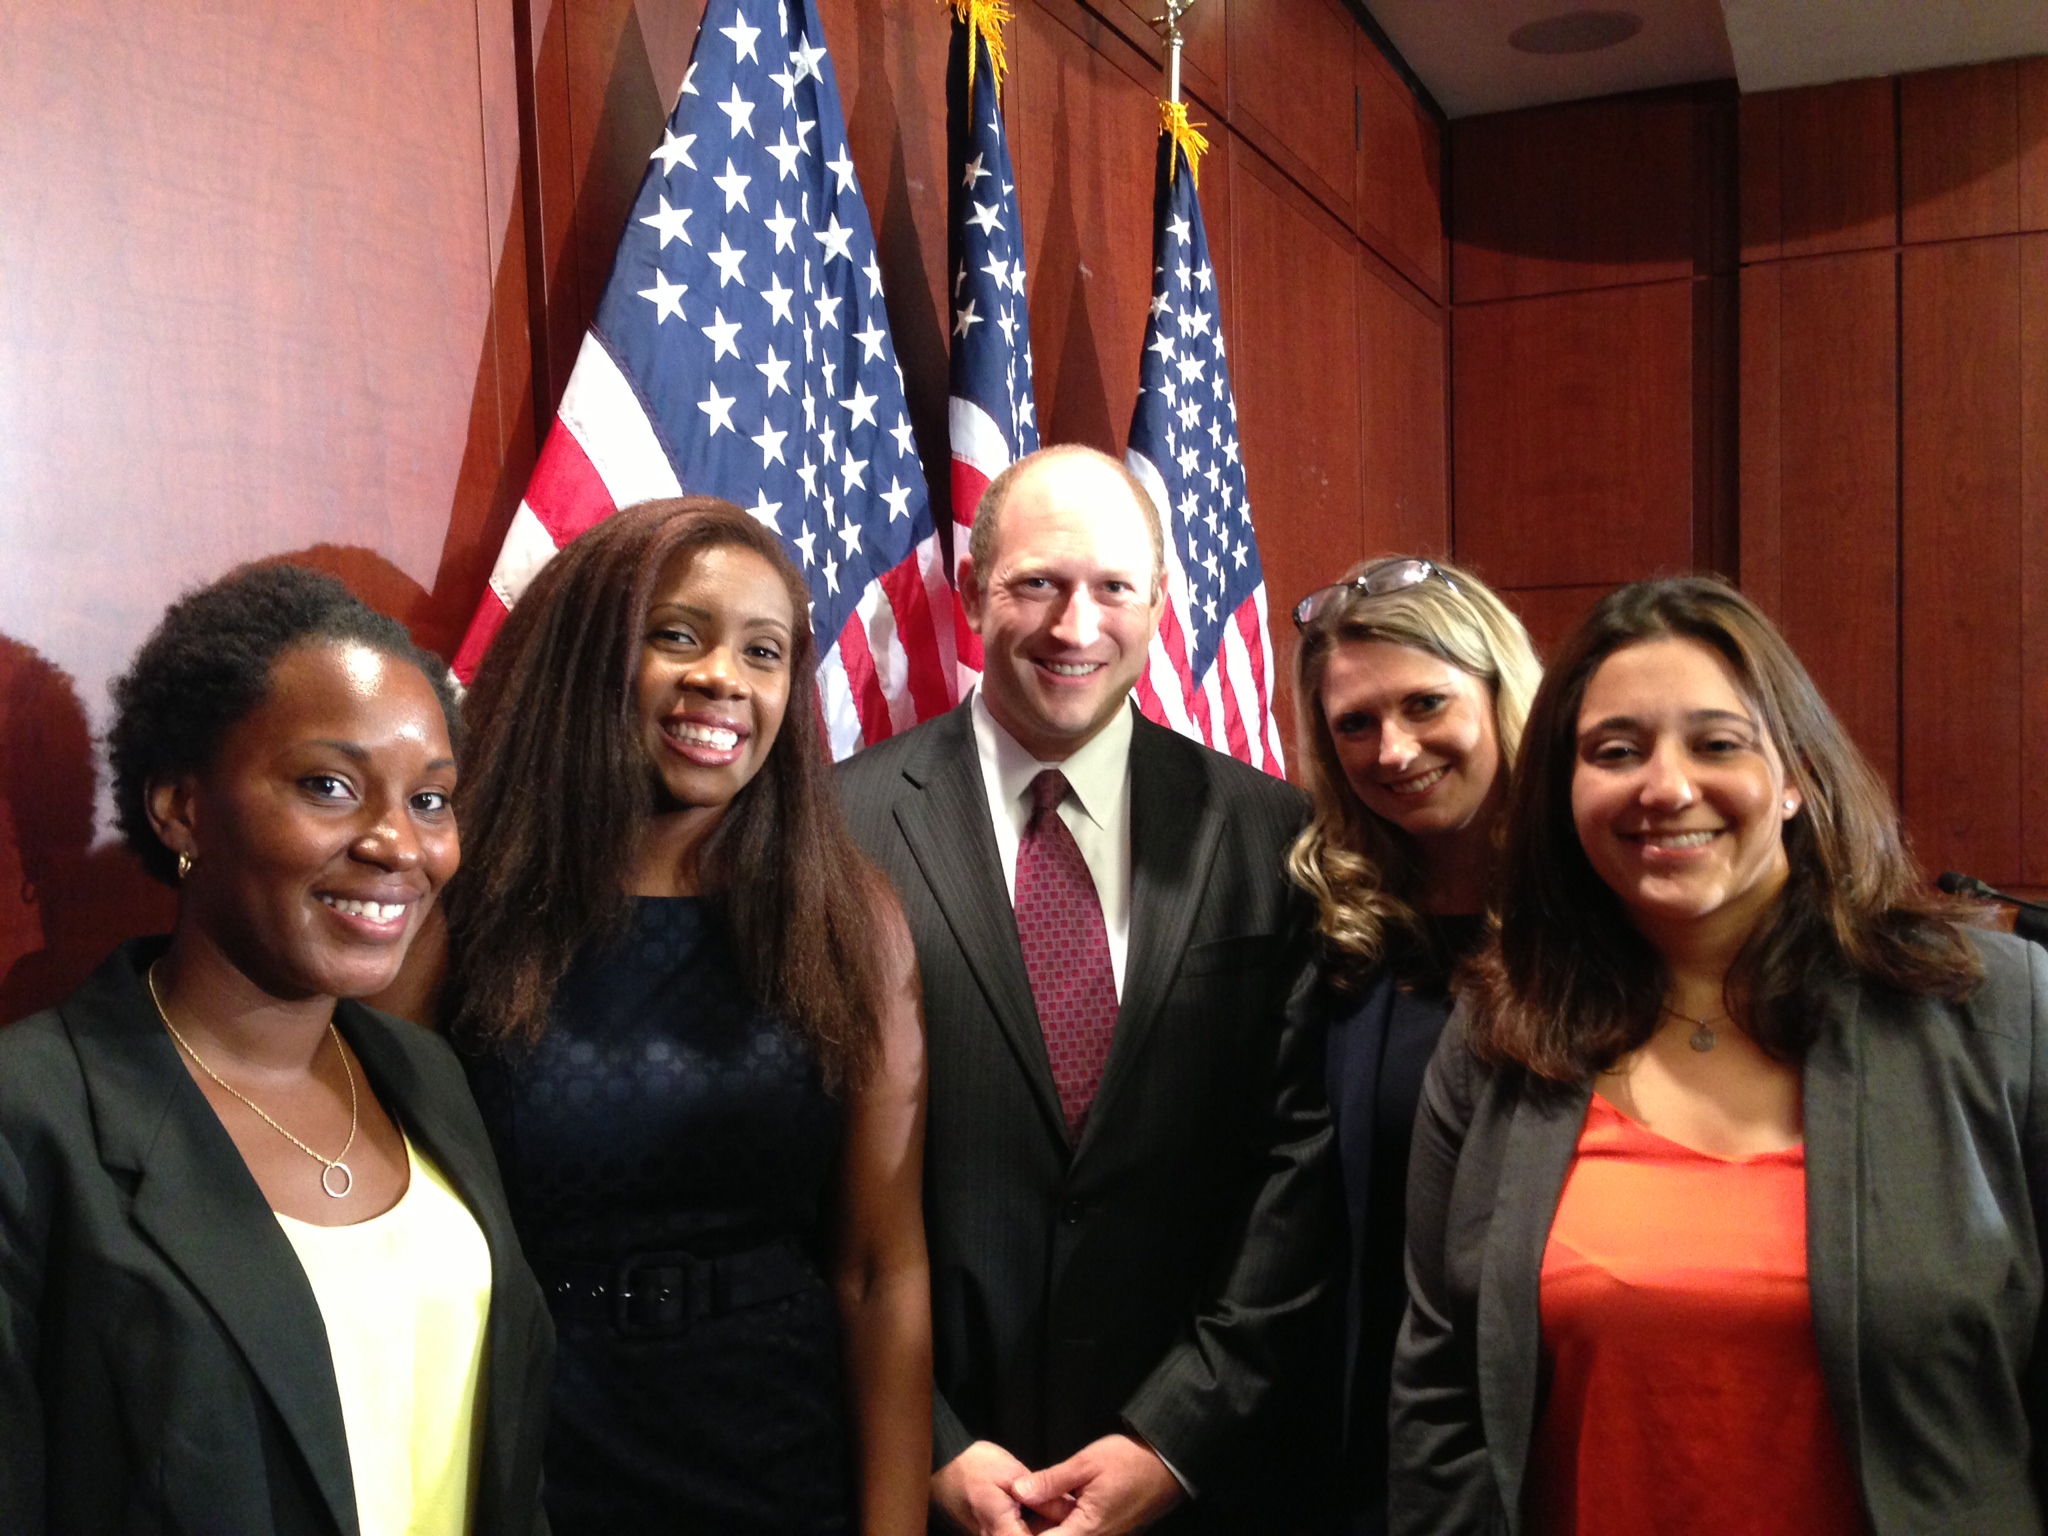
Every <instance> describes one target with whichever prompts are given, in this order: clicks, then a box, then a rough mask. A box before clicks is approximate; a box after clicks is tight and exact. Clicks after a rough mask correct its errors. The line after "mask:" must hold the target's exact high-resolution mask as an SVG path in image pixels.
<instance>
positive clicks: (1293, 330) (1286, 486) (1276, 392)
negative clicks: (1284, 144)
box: [1230, 146, 1363, 740]
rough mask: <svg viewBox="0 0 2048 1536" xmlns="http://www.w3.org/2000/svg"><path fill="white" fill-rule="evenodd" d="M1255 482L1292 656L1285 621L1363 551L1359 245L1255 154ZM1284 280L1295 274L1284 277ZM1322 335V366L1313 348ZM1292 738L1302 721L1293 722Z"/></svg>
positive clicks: (1246, 177)
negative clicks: (1357, 285) (1309, 345)
mask: <svg viewBox="0 0 2048 1536" xmlns="http://www.w3.org/2000/svg"><path fill="white" fill-rule="evenodd" d="M1231 171H1232V186H1231V192H1232V196H1233V198H1234V200H1235V208H1234V214H1233V218H1232V228H1233V230H1234V245H1233V248H1234V251H1235V260H1236V264H1237V295H1238V304H1237V329H1236V332H1235V333H1234V336H1233V339H1232V344H1231V351H1230V376H1231V384H1232V387H1233V388H1234V389H1235V391H1236V393H1237V402H1238V426H1239V432H1240V435H1241V440H1242V442H1243V445H1244V472H1245V484H1246V487H1247V489H1248V491H1249V494H1250V496H1251V502H1252V511H1253V515H1254V517H1255V518H1256V520H1257V526H1258V536H1259V558H1260V560H1261V562H1262V563H1263V564H1264V566H1265V571H1266V591H1267V594H1268V596H1269V598H1270V599H1271V610H1272V613H1273V615H1274V617H1275V619H1276V620H1277V622H1276V624H1275V626H1274V627H1275V631H1276V634H1277V635H1278V636H1281V637H1283V638H1281V642H1280V643H1281V644H1282V647H1283V653H1284V652H1285V651H1286V649H1287V644H1288V642H1287V640H1286V639H1285V638H1284V636H1285V632H1286V628H1287V620H1286V618H1285V617H1284V615H1285V614H1286V613H1287V612H1288V611H1289V610H1290V609H1291V608H1292V607H1293V605H1294V603H1295V601H1296V600H1297V599H1299V598H1300V597H1301V596H1302V595H1303V594H1304V593H1307V592H1309V591H1312V590H1313V589H1314V588H1316V587H1319V586H1322V585H1324V584H1325V583H1327V582H1328V581H1330V580H1331V579H1332V578H1333V577H1335V576H1336V574H1337V573H1338V572H1339V571H1341V570H1342V569H1343V568H1344V566H1345V565H1346V564H1348V563H1349V562H1350V561H1352V560H1355V559H1357V558H1358V556H1359V555H1360V554H1361V553H1363V528H1362V524H1361V520H1360V515H1359V486H1360V464H1359V455H1360V444H1359V427H1358V408H1359V377H1360V367H1359V358H1358V318H1357V308H1356V303H1357V301H1356V296H1355V288H1354V279H1353V271H1354V268H1355V266H1356V263H1357V254H1356V252H1357V248H1356V246H1355V244H1354V243H1353V241H1352V240H1351V238H1350V236H1349V235H1348V233H1347V232H1346V231H1344V230H1343V229H1342V228H1340V227H1338V226H1337V225H1336V224H1335V222H1334V221H1332V220H1330V219H1329V217H1328V215H1327V214H1324V213H1323V212H1322V211H1321V210H1320V209H1318V208H1316V207H1315V206H1314V205H1313V204H1312V203H1310V202H1309V201H1308V199H1307V198H1305V197H1304V196H1302V194H1301V193H1300V192H1299V191H1298V190H1296V189H1295V188H1294V187H1293V186H1292V185H1291V184H1289V183H1288V182H1287V181H1286V180H1285V179H1284V178H1283V177H1281V176H1280V175H1278V174H1277V173H1276V172H1275V171H1274V170H1273V169H1272V167H1271V166H1269V165H1267V164H1266V163H1265V161H1264V160H1263V159H1262V158H1261V157H1260V156H1258V155H1257V154H1256V153H1254V152H1252V151H1251V150H1249V149H1246V148H1243V147H1241V146H1240V147H1238V148H1236V149H1235V151H1234V153H1233V157H1232V165H1231ZM1282 274H1287V277H1286V278H1284V279H1283V276H1282ZM1309 338H1314V343H1313V355H1314V362H1313V363H1307V362H1306V361H1305V358H1306V356H1307V354H1306V353H1305V351H1304V347H1305V345H1306V344H1307V343H1308V340H1309ZM1282 728H1283V730H1285V731H1287V732H1289V733H1290V734H1289V735H1287V736H1286V737H1285V739H1287V740H1292V739H1293V738H1292V735H1291V732H1292V729H1293V727H1292V720H1291V716H1290V717H1289V718H1286V719H1283V720H1282Z"/></svg>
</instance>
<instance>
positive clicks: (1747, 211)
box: [1740, 79, 1899, 261]
mask: <svg viewBox="0 0 2048 1536" xmlns="http://www.w3.org/2000/svg"><path fill="white" fill-rule="evenodd" d="M1896 94H1897V83H1896V82H1895V81H1892V80H1886V79H1879V80H1850V81H1845V82H1843V83H1841V84H1838V85H1816V86H1806V87H1802V88H1801V89H1798V90H1791V91H1767V92H1763V93H1760V94H1757V95H1753V96H1744V97H1743V98H1742V103H1741V144H1742V150H1741V171H1740V180H1741V208H1742V259H1743V260H1744V261H1774V260H1777V259H1779V258H1781V257H1786V256H1814V255H1819V254H1821V253H1823V252H1826V251H1858V250H1868V249H1871V248H1873V247H1888V246H1890V245H1892V244H1893V243H1894V242H1895V241H1896V239H1897V238H1898V222H1899V220H1898V205H1899V198H1898V143H1897V112H1896V110H1895V99H1894V98H1895V97H1896Z"/></svg>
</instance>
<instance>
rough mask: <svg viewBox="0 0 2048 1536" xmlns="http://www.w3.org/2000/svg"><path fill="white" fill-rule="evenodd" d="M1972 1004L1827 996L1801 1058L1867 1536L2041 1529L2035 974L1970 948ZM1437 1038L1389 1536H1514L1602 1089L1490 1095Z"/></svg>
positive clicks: (1845, 993)
mask: <svg viewBox="0 0 2048 1536" xmlns="http://www.w3.org/2000/svg"><path fill="white" fill-rule="evenodd" d="M1973 937H1975V938H1976V940H1977V943H1978V948H1979V949H1980V950H1981V951H1982V953H1983V956H1984V968H1985V973H1986V974H1985V980H1984V985H1983V986H1982V987H1981V988H1979V989H1978V991H1977V992H1976V994H1975V995H1973V996H1972V997H1970V998H1969V999H1968V1000H1967V1001H1965V1002H1962V1003H1946V1002H1943V1001H1942V1000H1941V999H1939V998H1928V997H1904V996H1900V995H1898V994H1896V993H1891V992H1887V991H1884V990H1883V989H1881V988H1878V987H1875V986H1869V985H1855V984H1851V983H1846V982H1845V983H1840V984H1837V985H1836V986H1834V987H1833V988H1832V989H1831V990H1830V992H1829V994H1828V1001H1827V1012H1826V1017H1825V1018H1824V1019H1823V1021H1822V1026H1821V1034H1820V1038H1819V1040H1818V1041H1816V1042H1815V1044H1814V1046H1813V1048H1812V1050H1810V1051H1809V1052H1808V1053H1807V1057H1806V1064H1805V1070H1804V1074H1803V1084H1804V1089H1805V1113H1806V1262H1807V1273H1808V1283H1809V1285H1810V1287H1811V1290H1812V1293H1813V1331H1814V1335H1815V1338H1816V1341H1817V1343H1818V1344H1819V1346H1820V1361H1821V1372H1822V1375H1823V1376H1825V1377H1826V1379H1827V1389H1828V1401H1829V1403H1830V1405H1831V1406H1832V1408H1833V1410H1834V1416H1835V1427H1836V1428H1837V1429H1838V1430H1839V1431H1840V1432H1841V1435H1842V1440H1843V1445H1844V1448H1845V1449H1846V1450H1847V1451H1848V1453H1849V1464H1850V1466H1851V1467H1852V1468H1854V1470H1855V1472H1856V1477H1857V1482H1858V1485H1859V1487H1860V1490H1861V1492H1862V1496H1863V1506H1864V1510H1865V1512H1866V1514H1867V1515H1868V1517H1869V1520H1870V1528H1871V1529H1872V1531H1874V1532H1875V1533H1877V1536H1894V1533H1896V1536H1909V1533H1910V1536H1923V1533H1924V1536H1932V1533H1935V1532H1942V1533H1949V1532H1955V1533H1962V1532H1970V1533H1976V1532H1980V1531H1981V1532H1985V1533H1987V1536H1988V1533H1990V1532H1994V1531H1995V1532H1997V1533H1998V1536H2029V1533H2035V1536H2038V1533H2039V1532H2041V1531H2042V1530H2043V1528H2044V1523H2043V1516H2042V1490H2043V1488H2044V1487H2048V1482H2044V1477H2043V1472H2044V1465H2048V1444H2044V1437H2048V1349H2044V1348H2043V1345H2042V1340H2041V1339H2040V1337H2039V1333H2040V1324H2041V1302H2042V1281H2043V1276H2042V1252H2041V1237H2042V1226H2043V1220H2044V1216H2048V952H2044V951H2043V950H2041V949H2040V948H2039V947H2038V946H2036V945H2033V944H2027V943H2023V942H2021V941H2020V940H2018V939H2014V938H2011V937H2010V936H2008V935H2005V934H1997V933H1986V934H1976V935H1973ZM1464 1039H1465V1035H1464V1023H1463V1014H1462V1011H1460V1012H1459V1013H1456V1014H1453V1015H1452V1016H1451V1022H1450V1024H1449V1026H1448V1027H1447V1028H1446V1029H1445V1030H1444V1035H1443V1039H1442V1041H1441V1043H1440V1044H1439V1045H1438V1048H1437V1054H1436V1058H1435V1060H1433V1061H1432V1062H1431V1063H1430V1068H1429V1076H1428V1078H1427V1080H1426V1082H1425V1084H1424V1087H1423V1094H1422V1108H1421V1110H1420V1112H1419V1113H1418V1114H1417V1117H1416V1121H1415V1152H1414V1157H1413V1160H1412V1161H1411V1162H1410V1163H1409V1170H1408V1279H1409V1292H1410V1298H1411V1299H1410V1302H1409V1307H1408V1316H1407V1319H1406V1321H1405V1323H1404V1324H1403V1326H1402V1330H1401V1343H1400V1347H1399V1349H1398V1351H1397V1352H1396V1354H1395V1358H1394V1400H1393V1426H1392V1462H1393V1465H1392V1469H1391V1482H1392V1494H1391V1500H1390V1503H1391V1515H1392V1519H1391V1529H1392V1530H1394V1531H1395V1532H1400V1533H1413V1536H1425V1533H1426V1536H1468V1533H1480V1532H1489V1533H1492V1532H1499V1533H1513V1532H1518V1531H1520V1530H1521V1529H1522V1519H1521V1501H1522V1489H1523V1486H1524V1482H1525V1478H1526V1474H1527V1471H1528V1461H1529V1446H1530V1441H1531V1438H1532V1436H1533V1435H1534V1433H1535V1427H1536V1418H1537V1414H1538V1412H1539V1394H1538V1388H1539V1376H1540V1362H1541V1349H1542V1323H1541V1317H1540V1314H1539V1306H1540V1296H1539V1278H1540V1275H1541V1272H1542V1265H1543V1250H1544V1246H1545V1244H1546V1243H1547V1242H1548V1241H1549V1237H1550V1224H1551V1219H1552V1217H1553V1216H1554V1215H1555V1214H1556V1211H1557V1202H1558V1197H1559V1196H1560V1195H1561V1194H1562V1193H1563V1190H1564V1181H1565V1176H1566V1174H1567V1173H1568V1172H1569V1171H1570V1169H1571V1165H1572V1160H1573V1156H1574V1153H1575V1151H1576V1149H1577V1146H1578V1139H1579V1132H1580V1130H1581V1128H1582V1126H1583V1125H1584V1122H1585V1117H1586V1104H1587V1101H1588V1100H1589V1099H1590V1098H1591V1096H1592V1089H1591V1086H1590V1085H1588V1084H1580V1085H1577V1086H1565V1087H1562V1088H1560V1089H1557V1090H1555V1091H1552V1090H1549V1089H1544V1088H1541V1087H1539V1086H1532V1082H1531V1080H1530V1079H1529V1078H1528V1077H1527V1075H1526V1074H1524V1073H1521V1072H1517V1071H1502V1072H1497V1073H1496V1072H1488V1071H1487V1070H1486V1069H1485V1068H1483V1067H1482V1066H1480V1065H1479V1063H1478V1062H1477V1061H1475V1060H1474V1059H1473V1057H1472V1054H1471V1052H1470V1051H1468V1050H1467V1049H1466V1048H1465V1044H1464Z"/></svg>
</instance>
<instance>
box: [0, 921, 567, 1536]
mask: <svg viewBox="0 0 2048 1536" xmlns="http://www.w3.org/2000/svg"><path fill="white" fill-rule="evenodd" d="M162 947H163V946H162V941H161V940H149V939H145V940H138V941H136V942H135V943H132V944H125V945H123V946H122V947H121V948H120V949H118V950H116V951H115V952H114V954H113V956H112V957H111V958H110V959H108V960H107V961H106V963H105V964H103V965H101V966H100V968H99V969H98V970H97V971H95V972H93V974H92V976H91V977H90V978H88V979H87V981H86V982H85V984H84V985H83V986H81V987H80V988H79V989H78V990H77V991H76V992H74V993H72V994H71V996H70V997H68V998H66V999H65V1000H64V1002H63V1003H62V1004H61V1005H59V1006H58V1007H56V1008H53V1009H50V1010H47V1011H46V1012H43V1013H39V1014H36V1015H34V1016H33V1017H31V1018H27V1019H24V1020H22V1022H20V1023H19V1024H12V1025H9V1026H8V1027H7V1028H5V1029H0V1531H4V1532H6V1533H7V1536H44V1533H46V1532H47V1533H48V1536H115V1533H124V1536H126V1533H133V1536H145V1533H146V1536H169V1533H173V1532H176V1533H185V1536H202V1533H203V1536H301V1533H304V1536H356V1531H357V1522H356V1501H355V1485H354V1482H353V1480H352V1478H351V1475H350V1470H349V1457H348V1440H347V1436H346V1433H345V1431H344V1429H343V1427H342V1419H341V1399H340V1396H339V1394H338V1392H337V1390H336V1387H335V1382H334V1367H333V1363H332V1361H331V1359H330V1357H329V1354H328V1350H327V1335H326V1328H325V1325H324V1324H323V1323H322V1321H321V1318H320V1307H319V1303H318V1302H317V1301H315V1300H314V1298H313V1291H312V1287H311V1286H310V1285H309V1284H308V1283H307V1281H306V1275H305V1271H304V1270H303V1269H302V1268H301V1267H300V1265H299V1261H298V1256H297V1255H296V1254H295V1253H294V1252H293V1251H292V1246H291V1241H290V1239H289V1238H287V1237H286V1236H285V1235H284V1231H283V1229H282V1228H281V1227H279V1226H278V1224H277V1220H276V1218H275V1217H274V1216H273V1215H272V1213H271V1210H270V1206H269V1203H268V1202H267V1201H266V1200H265V1199H264V1198H263V1193H262V1191H261V1190H259V1189H258V1188H257V1187H256V1181H255V1180H254V1179H253V1178H251V1177H250V1175H249V1169H248V1166H247V1165H246V1164H245V1163H244V1162H243V1161H242V1156H241V1154H240V1153H239V1152H237V1151H236V1150H235V1145H234V1142H233V1141H231V1140H230V1139H229V1137H228V1133H227V1131H226V1129H225V1128H224V1127H223V1126H222V1125H221V1123H220V1120H219V1119H218V1118H217V1117H216V1116H215V1114H214V1112H213V1108H212V1106H211V1105H209V1104H208V1103H207V1102H206V1098H205V1096H204V1095H203V1094H201V1093H200V1091H199V1089H198V1088H197V1087H196V1086H195V1085H194V1084H193V1082H192V1079H191V1077H190V1076H189V1075H188V1074H187V1073H186V1071H185V1067H184V1065H183V1063H182V1062H181V1061H180V1060H179V1059H178V1056H177V1054H176V1052H175V1050H174V1049H173V1047H172V1045H171V1042H170V1039H169V1037H168V1036H167V1035H165V1033H164V1030H163V1026H162V1024H161V1023H159V1022H158V1018H157V1014H156V1011H155V1009H154V1007H153V1006H152V1004H151V1002H150V999H149V994H148V992H147V991H145V990H144V987H143V981H142V967H143V966H144V965H145V964H146V963H147V962H148V961H149V960H150V959H153V958H154V957H155V956H156V955H157V954H158V953H160V952H161V950H162ZM334 1017H335V1023H336V1025H337V1026H338V1027H339V1028H340V1030H341V1032H342V1034H344V1035H345V1036H347V1037H348V1042H349V1044H350V1045H351V1046H353V1047H354V1048H355V1052H356V1055H357V1057H358V1058H359V1059H360V1060H361V1061H362V1064H363V1070H364V1072H365V1073H366V1074H367V1075H368V1077H369V1079H370V1082H371V1084H372V1085H373V1087H374V1088H375V1090H376V1094H377V1097H378V1099H379V1101H380V1102H382V1103H383V1105H384V1106H385V1108H387V1109H388V1110H390V1111H391V1113H392V1116H393V1118H395V1119H396V1120H397V1121H398V1122H399V1123H400V1124H401V1125H402V1126H403V1127H404V1128H405V1131H406V1133H407V1134H408V1135H410V1136H411V1137H412V1138H413V1139H414V1140H415V1141H416V1142H417V1143H418V1144H419V1146H420V1148H421V1149H422V1150H423V1151H424V1152H425V1153H426V1154H427V1155H428V1156H429V1157H431V1158H433V1160H434V1162H435V1164H436V1166H438V1167H439V1168H440V1169H441V1171H442V1172H443V1173H444V1174H445V1175H446V1176H447V1178H448V1182H449V1184H450V1185H451V1186H453V1188H454V1189H455V1191H456V1193H457V1194H459V1195H460V1196H461V1197H462V1201H463V1203H464V1204H465V1205H467V1206H468V1207H469V1210H470V1214H472V1215H473V1216H475V1217H476V1220H477V1224H478V1225H479V1226H480V1227H481V1228H482V1229H483V1234H484V1239H485V1241H486V1243H487V1244H488V1245H489V1248H490V1254H491V1276H492V1279H491V1312H490V1321H489V1325H488V1333H487V1341H486V1342H487V1364H486V1369H485V1373H484V1384H483V1388H482V1390H481V1392H480V1393H479V1396H478V1403H477V1409H478V1412H479V1413H480V1414H481V1415H482V1416H483V1454H482V1460H481V1463H480V1466H479V1469H478V1475H477V1490H476V1510H475V1519H474V1522H473V1524H472V1526H471V1529H472V1530H473V1531H474V1532H475V1533H476V1536H535V1533H545V1532H546V1530H547V1522H546V1519H545V1517H544V1516H543V1514H542V1512H541V1506H540V1450H541V1438H542V1435H543V1433H544V1431H545V1429H546V1425H547V1385H548V1370H549V1364H550V1361H551V1359H552V1355H553V1350H554V1330H553V1327H552V1325H551V1324H550V1323H549V1321H548V1314H547V1307H546V1305H545V1304H544V1303H543V1301H542V1299H541V1295H540V1287H539V1286H538V1285H537V1284H535V1282H534V1279H533V1276H532V1274H531V1272H530V1271H528V1269H527V1267H526V1262H525V1260H524V1259H522V1258H521V1257H520V1253H519V1244H518V1241H517V1239H516V1238H515V1237H514V1236H513V1232H512V1221H511V1216H510V1214H509V1212H508V1211H507V1210H506V1207H505V1195H504V1191H503V1189H502V1188H501V1187H500V1185H499V1182H498V1168H497V1164H496V1163H495V1162H494V1161H493V1160H492V1157H491V1148H490V1143H489V1141H488V1140H486V1139H485V1136H484V1128H483V1123H482V1121H481V1120H480V1119H479V1118H478V1116H477V1112H476V1105H475V1104H474V1103H473V1102H472V1101H471V1099H470V1096H469V1087H468V1085H467V1083H466V1082H465V1081H464V1079H463V1075H462V1068H461V1067H460V1066H459V1065H457V1063H456V1060H455V1055H454V1053H453V1052H452V1051H450V1050H449V1049H448V1047H447V1045H446V1044H444V1043H443V1042H442V1041H441V1040H439V1039H438V1038H436V1037H435V1036H433V1035H431V1034H429V1033H428V1032H427V1031H426V1030H424V1029H421V1028H419V1027H418V1026H417V1025H414V1024H408V1023H406V1022H404V1021H403V1020H400V1019H394V1018H391V1017H389V1016H388V1015H385V1014H381V1013H378V1012H376V1011H374V1010H373V1009H369V1008H365V1007H363V1006H361V1005H360V1004H357V1003H349V1002H344V1003H342V1004H341V1005H340V1006H339V1007H337V1008H336V1009H335V1016H334Z"/></svg>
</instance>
